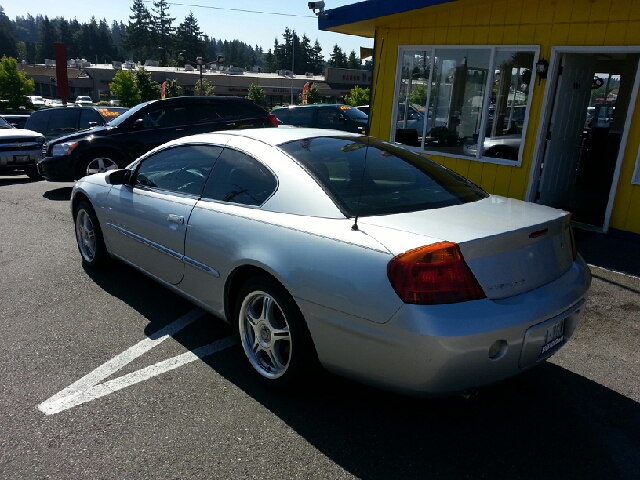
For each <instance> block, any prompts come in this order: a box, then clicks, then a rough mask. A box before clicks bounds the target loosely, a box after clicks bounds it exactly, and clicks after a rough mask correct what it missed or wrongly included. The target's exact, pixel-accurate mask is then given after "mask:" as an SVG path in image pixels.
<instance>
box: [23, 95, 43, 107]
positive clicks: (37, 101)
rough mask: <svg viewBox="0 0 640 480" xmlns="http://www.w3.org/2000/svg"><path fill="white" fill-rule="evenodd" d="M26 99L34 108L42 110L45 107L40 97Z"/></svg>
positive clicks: (33, 96)
mask: <svg viewBox="0 0 640 480" xmlns="http://www.w3.org/2000/svg"><path fill="white" fill-rule="evenodd" d="M27 98H29V101H30V102H31V104H32V105H33V106H34V107H35V108H42V107H44V106H45V105H46V102H45V100H44V98H42V97H41V96H40V95H29V96H28V97H27Z"/></svg>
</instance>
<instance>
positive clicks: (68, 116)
mask: <svg viewBox="0 0 640 480" xmlns="http://www.w3.org/2000/svg"><path fill="white" fill-rule="evenodd" d="M127 110H128V108H124V107H97V106H96V107H77V106H69V107H52V108H42V109H40V110H38V111H36V112H33V113H32V114H31V116H29V119H28V120H27V123H26V124H25V126H24V128H28V129H29V130H33V131H34V132H40V133H41V134H43V135H44V136H45V138H46V139H47V140H53V139H54V138H58V137H61V136H62V135H69V134H70V133H73V132H77V131H78V130H86V129H87V128H91V127H97V126H101V125H106V124H107V122H108V121H110V120H112V119H114V118H115V117H117V116H118V115H121V114H122V113H124V112H126V111H127Z"/></svg>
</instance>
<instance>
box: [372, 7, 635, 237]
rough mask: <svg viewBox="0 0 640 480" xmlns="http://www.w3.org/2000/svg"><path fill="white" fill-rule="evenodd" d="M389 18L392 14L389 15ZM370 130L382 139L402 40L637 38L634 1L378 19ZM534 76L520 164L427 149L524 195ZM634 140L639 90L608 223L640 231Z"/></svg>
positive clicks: (498, 187)
mask: <svg viewBox="0 0 640 480" xmlns="http://www.w3.org/2000/svg"><path fill="white" fill-rule="evenodd" d="M389 19H392V20H389ZM377 22H378V23H377V28H376V50H377V51H376V55H377V57H376V59H375V65H376V71H375V72H374V82H373V85H374V86H373V92H372V103H373V112H372V125H371V134H372V135H374V136H377V137H379V138H383V139H388V138H390V135H391V118H390V115H389V112H391V111H392V110H393V99H394V93H395V80H396V65H397V60H398V47H399V46H401V45H539V46H540V58H545V59H547V60H549V59H550V57H551V48H552V47H553V46H567V45H570V46H628V45H636V46H637V45H640V0H502V1H493V2H492V1H489V0H459V1H456V2H451V3H446V4H442V5H438V6H435V7H429V8H425V9H422V10H419V11H412V12H407V13H405V14H401V15H395V16H393V17H383V18H380V19H378V20H377ZM545 82H546V81H545V80H543V81H542V83H541V84H540V85H538V84H537V79H536V80H535V86H534V89H533V96H532V99H531V110H530V113H529V123H528V126H527V132H526V135H525V142H524V150H523V155H522V165H521V166H520V167H513V166H507V165H497V164H494V163H485V162H478V161H473V160H465V159H455V158H448V157H444V156H438V155H432V154H430V157H431V158H432V159H433V160H435V161H437V162H440V163H442V164H443V165H445V166H446V167H448V168H450V169H452V170H455V171H456V172H458V173H460V174H461V175H463V176H465V177H467V178H468V179H469V180H471V181H472V182H474V183H476V184H478V185H480V186H481V187H482V188H484V189H485V190H487V191H488V192H490V193H494V194H497V195H504V196H508V197H514V198H519V199H524V197H525V194H526V191H527V187H528V183H529V175H530V170H531V164H532V161H533V151H534V147H535V142H536V136H537V132H538V126H539V123H540V113H541V109H542V103H543V100H544V89H545ZM639 144H640V95H639V96H638V100H637V101H636V106H635V110H634V113H633V119H632V124H631V130H630V132H629V137H628V140H627V144H626V148H625V156H624V162H623V164H622V168H621V172H620V179H619V181H618V185H617V193H616V197H615V201H614V207H613V212H612V215H611V220H610V225H609V226H610V227H611V228H615V229H618V230H625V231H628V232H633V233H637V234H640V186H639V185H632V184H631V180H632V176H633V172H634V168H635V160H636V156H637V154H638V145H639Z"/></svg>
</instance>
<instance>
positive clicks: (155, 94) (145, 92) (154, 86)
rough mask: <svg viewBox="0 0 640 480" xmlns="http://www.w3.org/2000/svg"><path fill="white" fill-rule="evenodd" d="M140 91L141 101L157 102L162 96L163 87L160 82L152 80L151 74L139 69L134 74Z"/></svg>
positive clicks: (142, 68)
mask: <svg viewBox="0 0 640 480" xmlns="http://www.w3.org/2000/svg"><path fill="white" fill-rule="evenodd" d="M134 77H135V81H136V84H137V85H138V90H139V91H140V101H142V102H146V101H148V100H157V99H159V98H160V96H161V94H162V87H161V86H160V84H159V83H158V82H154V81H153V80H152V79H151V74H150V73H149V72H147V71H146V70H145V69H144V67H141V68H138V69H137V70H136V71H135V73H134Z"/></svg>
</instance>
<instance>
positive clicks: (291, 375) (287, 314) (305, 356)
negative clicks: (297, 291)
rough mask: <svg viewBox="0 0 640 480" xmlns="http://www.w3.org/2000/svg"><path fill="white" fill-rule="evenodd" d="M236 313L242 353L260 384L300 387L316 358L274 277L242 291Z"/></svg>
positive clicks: (289, 299) (302, 323)
mask: <svg viewBox="0 0 640 480" xmlns="http://www.w3.org/2000/svg"><path fill="white" fill-rule="evenodd" d="M234 312H235V320H236V321H235V324H236V329H237V333H238V335H239V338H240V344H241V346H242V350H243V351H244V354H245V356H246V358H247V360H248V361H249V365H250V366H251V371H252V373H253V374H254V376H255V377H256V378H257V379H258V381H259V382H260V383H262V384H263V385H266V386H268V387H270V388H275V389H285V388H290V387H292V386H294V385H300V384H301V383H302V382H303V375H304V374H305V373H310V372H311V370H312V368H314V367H315V366H316V363H317V356H316V352H315V348H314V346H313V341H312V339H311V335H310V333H309V330H308V328H307V325H306V323H305V321H304V318H303V316H302V313H301V312H300V309H299V308H298V306H297V305H296V303H295V301H294V300H293V298H292V297H291V295H290V294H289V293H288V292H287V290H286V289H285V288H284V287H283V286H282V285H281V284H280V283H279V282H278V281H277V280H275V279H273V278H271V277H267V276H260V277H255V278H252V279H250V280H248V281H247V282H246V283H245V284H244V285H243V286H242V287H241V289H240V291H239V293H238V297H237V299H236V305H235V310H234Z"/></svg>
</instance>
